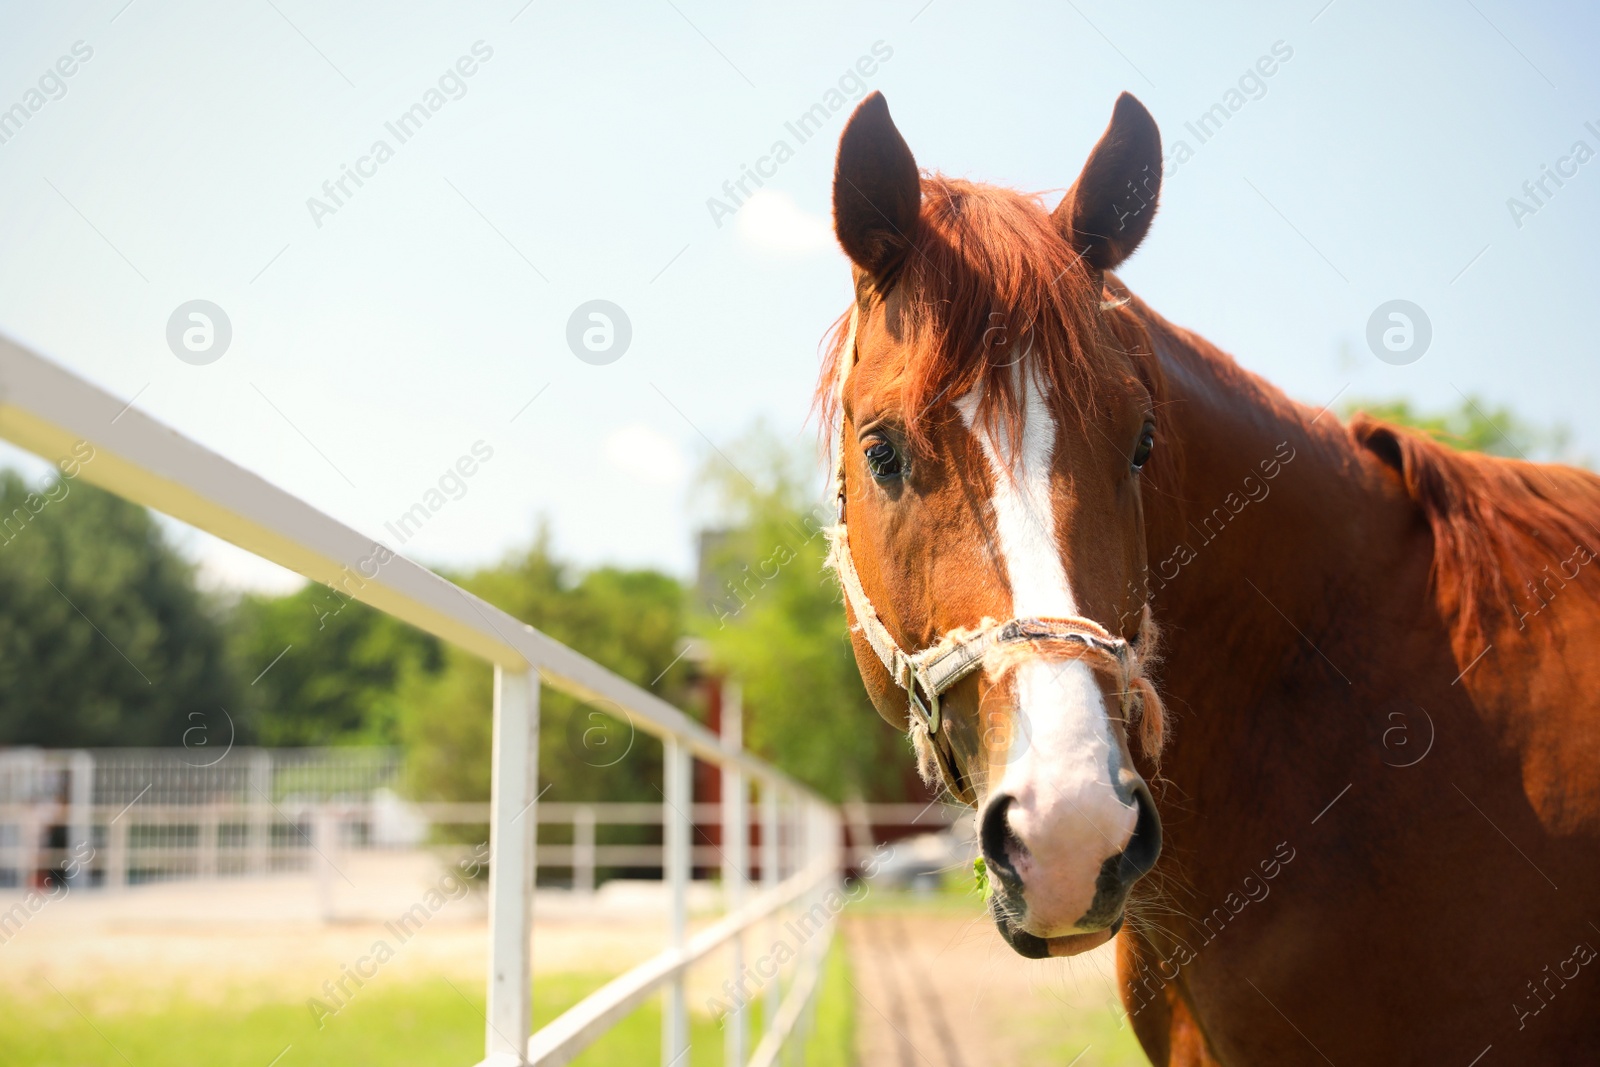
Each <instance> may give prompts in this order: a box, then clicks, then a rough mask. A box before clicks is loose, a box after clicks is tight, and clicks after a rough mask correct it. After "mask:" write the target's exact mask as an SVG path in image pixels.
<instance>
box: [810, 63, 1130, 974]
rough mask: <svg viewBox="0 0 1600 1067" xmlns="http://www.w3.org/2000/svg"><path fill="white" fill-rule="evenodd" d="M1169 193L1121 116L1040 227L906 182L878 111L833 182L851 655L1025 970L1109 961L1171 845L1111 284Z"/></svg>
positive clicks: (1124, 348) (1026, 216) (837, 553)
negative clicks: (938, 789) (913, 755)
mask: <svg viewBox="0 0 1600 1067" xmlns="http://www.w3.org/2000/svg"><path fill="white" fill-rule="evenodd" d="M1160 177H1161V141H1160V134H1159V132H1158V131H1157V129H1156V125H1155V122H1154V120H1153V119H1152V118H1151V117H1150V115H1149V113H1148V112H1147V111H1146V110H1145V109H1144V107H1143V106H1142V105H1140V104H1139V102H1138V101H1137V100H1135V99H1134V98H1133V97H1131V96H1129V95H1127V94H1124V95H1123V96H1122V97H1121V98H1120V99H1119V100H1118V101H1117V104H1116V108H1115V111H1114V114H1113V116H1112V120H1111V124H1110V126H1109V127H1108V128H1107V130H1106V132H1105V135H1104V136H1103V137H1102V138H1101V140H1100V141H1099V143H1098V144H1097V145H1096V147H1095V148H1094V150H1093V152H1092V153H1091V155H1090V157H1089V159H1088V161H1087V163H1086V164H1085V166H1084V168H1083V171H1082V173H1081V174H1080V175H1079V176H1078V179H1077V181H1076V182H1075V183H1074V184H1073V186H1072V187H1071V189H1070V190H1069V191H1068V192H1067V194H1066V196H1065V198H1064V199H1063V200H1062V201H1061V202H1060V204H1059V206H1057V207H1055V208H1054V210H1053V211H1052V210H1047V209H1046V208H1045V207H1044V206H1042V205H1041V204H1040V203H1039V202H1038V201H1037V200H1035V199H1033V198H1029V197H1026V196H1023V195H1021V194H1018V193H1015V192H1012V191H1009V190H1005V189H1000V188H997V187H994V186H985V185H978V184H974V183H969V182H965V181H959V180H954V179H948V178H944V177H940V176H937V175H931V176H923V175H921V174H920V173H919V171H918V168H917V164H916V161H915V160H914V159H913V157H912V154H911V151H910V149H909V148H908V147H907V146H906V142H905V140H904V139H903V138H902V136H901V135H900V133H899V131H898V130H897V129H896V128H895V125H894V123H893V121H892V120H891V118H890V116H889V110H888V106H887V105H886V104H885V102H884V100H883V97H882V96H881V95H879V94H877V93H874V94H872V95H871V96H869V97H868V98H867V99H865V100H864V101H863V102H862V103H861V105H860V106H859V107H858V108H857V110H856V112H855V113H854V115H853V116H852V117H851V119H850V121H849V123H848V125H847V126H846V127H845V130H844V132H843V134H842V136H841V140H840V144H839V154H838V161H837V164H836V169H835V172H834V187H833V207H834V223H835V231H836V233H837V236H838V239H839V243H840V245H841V246H842V247H843V249H844V251H845V253H846V254H847V255H848V256H849V258H850V260H851V262H852V264H853V274H854V280H855V301H854V305H853V306H852V308H851V309H850V311H849V312H848V314H847V315H846V316H845V317H844V318H843V319H841V321H840V325H839V328H838V330H837V331H836V334H835V338H834V343H833V345H832V348H831V351H830V354H829V357H828V359H827V361H826V364H825V367H824V371H823V379H822V383H821V385H820V386H819V394H818V395H819V400H820V402H821V405H822V407H823V409H824V412H825V415H826V419H827V421H828V423H829V425H831V426H836V428H837V431H838V436H837V449H838V452H837V457H836V462H837V482H836V490H837V494H838V500H839V507H840V515H839V526H838V527H837V528H836V530H835V534H834V537H835V541H834V553H833V559H834V565H835V567H836V568H837V570H838V571H839V575H840V579H841V584H842V585H843V586H844V590H845V602H846V610H847V615H848V618H849V622H850V626H851V633H852V640H853V642H854V647H855V653H856V659H857V662H858V664H859V666H860V669H861V674H862V678H863V681H864V682H865V684H866V687H867V690H868V692H869V694H870V695H871V697H872V700H873V703H874V704H875V706H876V707H877V709H878V711H879V713H880V714H881V715H882V716H883V717H884V718H885V719H887V720H888V721H889V722H890V723H892V724H893V725H895V726H896V727H898V728H900V729H904V730H909V731H910V733H911V735H912V739H913V743H914V747H915V748H916V750H917V753H918V757H919V763H920V764H921V766H922V768H923V772H924V775H925V776H926V777H929V778H930V779H934V778H942V780H943V783H944V785H945V786H946V787H948V788H949V789H950V791H951V792H952V793H954V794H955V795H956V796H957V797H959V798H960V799H962V800H965V801H967V802H969V803H972V804H974V805H975V806H976V807H977V812H978V814H977V818H978V827H979V840H980V843H981V847H982V854H983V858H984V860H985V862H986V864H987V870H988V873H989V875H990V884H991V888H992V895H991V900H990V903H991V911H992V913H993V915H994V918H995V921H996V923H997V924H998V926H999V928H1000V931H1001V933H1002V934H1003V935H1004V936H1005V938H1006V940H1007V941H1008V942H1009V943H1010V944H1011V945H1012V947H1013V948H1015V949H1016V950H1017V951H1018V952H1020V953H1021V954H1023V955H1025V956H1034V957H1042V956H1046V955H1070V954H1073V953H1076V952H1080V951H1083V950H1085V949H1088V948H1092V947H1094V946H1096V945H1099V944H1102V943H1104V942H1105V941H1107V940H1109V939H1110V938H1111V937H1112V936H1114V935H1115V933H1116V931H1117V929H1118V928H1119V927H1120V925H1121V922H1122V918H1123V910H1124V905H1125V903H1126V899H1127V896H1128V892H1129V890H1130V888H1131V887H1132V886H1133V884H1134V883H1135V882H1136V881H1137V880H1138V879H1139V878H1140V877H1141V876H1143V875H1144V874H1145V873H1146V872H1147V871H1149V870H1150V868H1151V866H1152V865H1153V864H1154V863H1155V861H1156V857H1157V854H1158V853H1159V851H1160V848H1161V823H1160V818H1159V816H1158V815H1157V813H1156V808H1155V804H1154V802H1153V800H1152V799H1151V796H1150V791H1149V789H1148V787H1147V785H1146V783H1145V774H1148V773H1150V772H1149V768H1151V767H1153V765H1154V763H1153V761H1154V759H1155V757H1156V756H1157V755H1158V754H1159V749H1160V745H1161V738H1162V712H1161V707H1160V703H1159V700H1158V699H1157V698H1156V695H1155V691H1154V689H1153V688H1152V687H1151V686H1150V684H1149V682H1148V681H1147V680H1146V679H1145V678H1144V673H1143V672H1144V668H1145V666H1146V665H1147V664H1148V662H1149V660H1150V658H1151V656H1152V655H1153V653H1154V648H1153V644H1154V627H1153V624H1152V623H1151V621H1150V612H1149V606H1148V593H1147V589H1146V583H1145V532H1144V511H1143V504H1142V502H1141V496H1140V494H1141V483H1146V484H1147V485H1148V482H1149V479H1150V478H1151V476H1152V474H1151V472H1152V469H1153V468H1154V467H1155V465H1156V464H1157V463H1159V462H1160V459H1159V457H1158V455H1157V449H1156V447H1155V446H1156V442H1157V439H1158V429H1157V422H1156V416H1157V412H1158V408H1159V400H1160V396H1161V382H1160V380H1159V370H1158V369H1157V368H1156V366H1155V361H1154V359H1153V357H1152V356H1151V354H1150V350H1149V349H1150V346H1149V342H1148V339H1147V337H1146V336H1145V334H1144V332H1143V330H1142V329H1141V328H1140V327H1139V325H1138V320H1137V319H1136V318H1135V316H1134V315H1133V314H1132V312H1131V311H1129V310H1127V309H1126V308H1125V307H1124V306H1123V305H1124V304H1125V303H1126V300H1125V299H1122V298H1119V297H1118V296H1117V295H1116V294H1117V293H1118V292H1119V291H1120V286H1118V284H1117V283H1116V282H1115V279H1113V278H1110V277H1109V276H1108V273H1107V272H1109V271H1110V270H1112V269H1113V268H1115V267H1116V266H1117V264H1118V263H1120V262H1121V261H1122V260H1124V259H1126V258H1127V257H1128V256H1129V255H1130V254H1131V253H1132V252H1133V251H1134V249H1135V248H1136V247H1137V246H1138V244H1139V242H1140V240H1141V239H1142V238H1143V237H1144V235H1145V233H1146V231H1147V230H1148V228H1149V225H1150V220H1151V217H1152V215H1153V214H1154V213H1155V208H1156V197H1157V193H1158V190H1159V184H1160ZM1135 742H1137V745H1138V748H1139V750H1140V759H1142V760H1143V766H1144V767H1145V768H1146V770H1145V771H1144V772H1143V773H1141V770H1140V763H1139V762H1138V761H1136V759H1135V757H1134V754H1133V750H1132V747H1131V746H1133V745H1134V744H1135Z"/></svg>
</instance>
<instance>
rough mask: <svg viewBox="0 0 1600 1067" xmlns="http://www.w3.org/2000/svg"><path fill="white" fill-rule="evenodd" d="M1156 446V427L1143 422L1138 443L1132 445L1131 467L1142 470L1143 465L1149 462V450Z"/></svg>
mask: <svg viewBox="0 0 1600 1067" xmlns="http://www.w3.org/2000/svg"><path fill="white" fill-rule="evenodd" d="M1155 447H1156V428H1155V427H1154V426H1152V425H1151V424H1150V423H1148V422H1147V423H1145V424H1144V429H1143V430H1142V431H1141V432H1140V434H1139V443H1138V444H1137V445H1135V446H1134V447H1133V469H1134V470H1136V471H1137V470H1143V469H1144V465H1145V464H1146V463H1148V462H1150V452H1151V450H1152V449H1154V448H1155Z"/></svg>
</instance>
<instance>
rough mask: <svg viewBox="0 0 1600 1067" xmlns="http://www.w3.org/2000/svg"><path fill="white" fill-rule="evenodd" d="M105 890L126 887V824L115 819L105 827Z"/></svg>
mask: <svg viewBox="0 0 1600 1067" xmlns="http://www.w3.org/2000/svg"><path fill="white" fill-rule="evenodd" d="M105 884H106V888H107V889H125V888H127V885H128V824H127V823H125V822H123V821H122V820H121V819H115V820H113V821H112V822H111V824H110V825H108V826H107V827H106V883H105Z"/></svg>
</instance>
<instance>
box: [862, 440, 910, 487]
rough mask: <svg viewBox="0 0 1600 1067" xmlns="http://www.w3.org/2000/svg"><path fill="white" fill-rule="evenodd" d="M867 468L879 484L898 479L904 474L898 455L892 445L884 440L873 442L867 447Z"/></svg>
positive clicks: (903, 466) (903, 467)
mask: <svg viewBox="0 0 1600 1067" xmlns="http://www.w3.org/2000/svg"><path fill="white" fill-rule="evenodd" d="M867 467H868V469H870V470H871V471H872V476H873V477H874V478H876V479H878V480H879V481H880V482H886V481H889V480H891V479H894V478H898V477H900V476H901V475H902V474H904V473H905V464H903V463H901V462H900V453H899V452H896V451H895V447H894V445H891V444H890V443H889V442H888V441H884V440H878V441H874V442H873V443H872V444H870V445H868V446H867Z"/></svg>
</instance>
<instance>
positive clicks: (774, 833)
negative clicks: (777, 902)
mask: <svg viewBox="0 0 1600 1067" xmlns="http://www.w3.org/2000/svg"><path fill="white" fill-rule="evenodd" d="M777 887H778V790H777V788H776V787H775V786H774V785H773V783H772V781H771V780H770V779H767V780H764V781H763V782H762V783H761V888H762V889H763V890H772V889H776V888H777ZM782 921H783V915H782V912H774V913H773V915H772V922H771V923H770V924H769V929H771V931H772V941H773V943H776V942H777V940H778V933H779V930H780V929H781V924H782ZM779 988H780V983H779V982H778V979H777V976H776V975H774V976H773V979H772V981H770V982H768V983H767V995H766V998H765V1000H764V1002H763V1004H762V1008H761V1032H762V1033H763V1034H766V1033H771V1032H772V1024H773V1023H774V1022H775V1021H776V1020H777V1018H778V1000H779Z"/></svg>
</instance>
